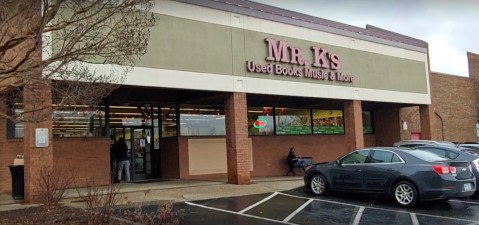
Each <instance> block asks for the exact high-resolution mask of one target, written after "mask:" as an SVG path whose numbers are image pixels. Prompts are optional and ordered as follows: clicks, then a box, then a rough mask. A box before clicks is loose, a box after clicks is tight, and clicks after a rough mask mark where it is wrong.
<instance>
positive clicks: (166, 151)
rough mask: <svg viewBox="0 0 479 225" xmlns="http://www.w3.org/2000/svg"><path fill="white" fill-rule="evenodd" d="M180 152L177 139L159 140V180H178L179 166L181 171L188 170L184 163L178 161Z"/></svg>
mask: <svg viewBox="0 0 479 225" xmlns="http://www.w3.org/2000/svg"><path fill="white" fill-rule="evenodd" d="M187 143H188V142H187ZM180 152H181V150H179V143H178V137H168V138H163V139H162V140H161V148H160V154H161V156H160V157H161V178H165V179H178V178H180V166H181V168H182V170H186V171H187V172H188V169H187V168H185V166H184V165H185V164H184V162H183V161H182V160H181V161H180V157H179V153H180ZM186 164H188V159H186Z"/></svg>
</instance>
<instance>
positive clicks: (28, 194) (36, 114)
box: [23, 80, 53, 203]
mask: <svg viewBox="0 0 479 225" xmlns="http://www.w3.org/2000/svg"><path fill="white" fill-rule="evenodd" d="M32 82H35V81H32ZM42 82H46V81H45V80H43V81H40V82H36V83H29V84H27V85H25V87H24V91H23V107H24V110H25V112H26V113H25V120H26V122H25V127H24V138H23V146H24V155H25V159H24V160H25V162H24V163H25V167H24V169H25V183H24V184H25V193H24V194H25V202H26V203H40V201H41V199H40V197H41V196H40V193H39V179H40V177H41V176H40V174H41V170H42V169H52V168H53V138H52V136H53V134H52V114H51V107H52V94H51V87H50V86H49V84H45V83H42ZM36 128H47V129H48V147H41V148H39V147H36V145H35V129H36Z"/></svg>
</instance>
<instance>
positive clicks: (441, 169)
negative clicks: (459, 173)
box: [432, 165, 456, 174]
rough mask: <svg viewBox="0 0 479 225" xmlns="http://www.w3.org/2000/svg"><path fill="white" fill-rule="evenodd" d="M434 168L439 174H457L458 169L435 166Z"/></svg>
mask: <svg viewBox="0 0 479 225" xmlns="http://www.w3.org/2000/svg"><path fill="white" fill-rule="evenodd" d="M432 168H433V169H434V171H436V173H438V174H456V167H452V166H439V165H433V166H432Z"/></svg>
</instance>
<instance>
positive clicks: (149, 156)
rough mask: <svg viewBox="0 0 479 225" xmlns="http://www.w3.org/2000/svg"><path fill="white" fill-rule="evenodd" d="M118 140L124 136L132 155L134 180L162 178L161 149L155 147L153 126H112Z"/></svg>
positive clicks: (131, 169) (131, 171)
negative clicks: (160, 169) (160, 168)
mask: <svg viewBox="0 0 479 225" xmlns="http://www.w3.org/2000/svg"><path fill="white" fill-rule="evenodd" d="M112 134H115V137H116V140H118V138H119V137H124V138H125V141H126V144H127V146H128V152H129V156H130V167H131V168H130V173H131V176H130V177H131V178H132V181H143V180H150V179H158V178H160V172H159V167H160V158H159V151H158V150H154V148H153V138H154V136H153V128H152V127H141V128H140V127H121V128H112Z"/></svg>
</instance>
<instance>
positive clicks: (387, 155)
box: [369, 150, 401, 163]
mask: <svg viewBox="0 0 479 225" xmlns="http://www.w3.org/2000/svg"><path fill="white" fill-rule="evenodd" d="M394 155H395V154H394V153H393V152H390V151H382V150H374V151H373V152H372V154H371V158H370V160H369V163H391V162H392V159H393V156H394ZM399 161H401V160H399Z"/></svg>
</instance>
